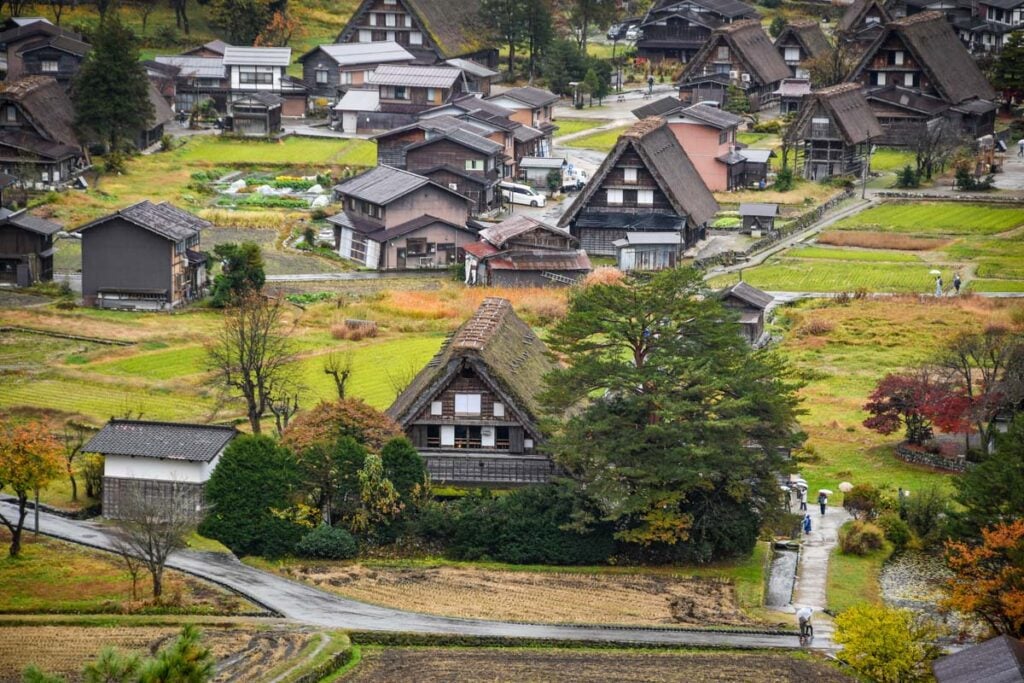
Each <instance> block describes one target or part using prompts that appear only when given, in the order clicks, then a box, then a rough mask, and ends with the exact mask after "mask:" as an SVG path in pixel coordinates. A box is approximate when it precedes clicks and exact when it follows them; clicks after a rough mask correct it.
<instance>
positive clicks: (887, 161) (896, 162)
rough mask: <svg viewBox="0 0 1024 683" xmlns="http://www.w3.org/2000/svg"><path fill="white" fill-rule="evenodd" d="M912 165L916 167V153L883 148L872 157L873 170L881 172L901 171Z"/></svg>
mask: <svg viewBox="0 0 1024 683" xmlns="http://www.w3.org/2000/svg"><path fill="white" fill-rule="evenodd" d="M907 164H910V166H911V167H913V166H914V153H913V152H908V151H907V150H904V149H894V148H892V147H882V148H879V149H877V150H875V152H874V153H873V154H872V155H871V170H872V171H879V172H889V171H901V170H903V167H904V166H906V165H907Z"/></svg>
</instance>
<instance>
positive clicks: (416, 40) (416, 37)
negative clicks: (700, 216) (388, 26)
mask: <svg viewBox="0 0 1024 683" xmlns="http://www.w3.org/2000/svg"><path fill="white" fill-rule="evenodd" d="M409 44H410V45H422V44H423V34H422V33H420V32H419V31H410V32H409Z"/></svg>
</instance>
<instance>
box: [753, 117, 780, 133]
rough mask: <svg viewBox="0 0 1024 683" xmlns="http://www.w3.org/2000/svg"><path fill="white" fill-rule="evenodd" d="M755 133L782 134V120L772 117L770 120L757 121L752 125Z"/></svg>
mask: <svg viewBox="0 0 1024 683" xmlns="http://www.w3.org/2000/svg"><path fill="white" fill-rule="evenodd" d="M754 132H755V133H769V134H771V135H781V134H782V121H781V120H779V119H772V120H771V121H759V122H758V123H756V124H755V125H754Z"/></svg>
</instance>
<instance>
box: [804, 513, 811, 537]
mask: <svg viewBox="0 0 1024 683" xmlns="http://www.w3.org/2000/svg"><path fill="white" fill-rule="evenodd" d="M804 533H805V534H809V533H811V516H810V515H804Z"/></svg>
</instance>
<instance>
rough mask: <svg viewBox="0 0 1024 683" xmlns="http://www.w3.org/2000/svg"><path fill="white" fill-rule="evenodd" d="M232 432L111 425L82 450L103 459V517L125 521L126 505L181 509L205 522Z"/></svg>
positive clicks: (172, 425)
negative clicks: (210, 490)
mask: <svg viewBox="0 0 1024 683" xmlns="http://www.w3.org/2000/svg"><path fill="white" fill-rule="evenodd" d="M237 434H238V432H237V431H236V430H235V428H234V427H222V426H215V425H201V424H184V423H174V422H150V421H144V420H119V419H114V420H111V421H110V422H108V423H107V424H106V426H104V427H103V429H101V430H100V431H99V432H98V433H97V434H96V435H95V436H94V437H92V439H90V440H89V442H88V443H87V444H85V446H84V447H83V449H82V450H83V451H84V452H86V453H100V454H102V455H103V456H104V457H103V516H104V517H107V518H109V519H119V518H121V517H123V516H124V515H125V514H126V512H127V508H128V506H131V505H135V504H139V503H143V504H145V505H147V506H149V505H158V506H177V507H179V509H180V511H181V512H183V513H185V514H186V515H194V516H195V517H196V518H199V517H202V515H203V511H204V508H205V498H204V490H205V487H206V482H207V481H208V480H209V479H210V474H212V473H213V470H214V469H215V468H216V467H217V463H218V462H219V461H220V456H221V454H222V453H223V452H224V449H225V448H227V446H228V444H229V443H230V442H231V440H232V439H233V438H235V436H236V435H237Z"/></svg>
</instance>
